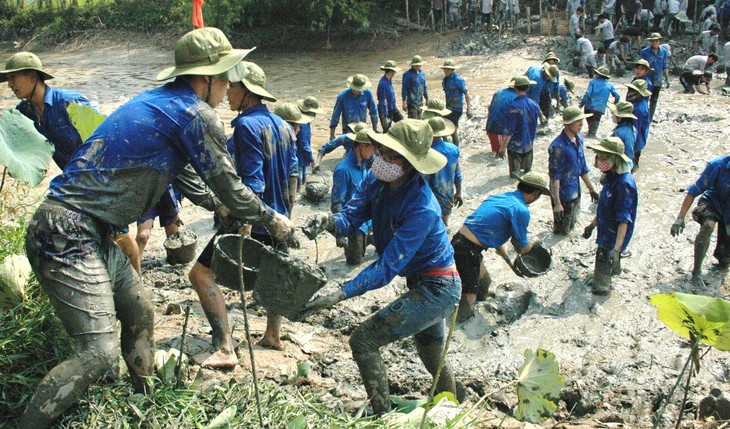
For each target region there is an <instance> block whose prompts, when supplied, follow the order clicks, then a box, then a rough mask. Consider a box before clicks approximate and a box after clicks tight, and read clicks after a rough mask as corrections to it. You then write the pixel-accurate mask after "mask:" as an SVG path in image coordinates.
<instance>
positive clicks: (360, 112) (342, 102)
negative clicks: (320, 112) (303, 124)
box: [330, 88, 378, 133]
mask: <svg viewBox="0 0 730 429" xmlns="http://www.w3.org/2000/svg"><path fill="white" fill-rule="evenodd" d="M368 110H370V120H371V121H372V122H373V128H375V127H377V126H378V106H376V105H375V100H374V99H373V93H372V91H370V90H369V89H366V90H365V91H362V92H361V93H360V95H358V96H357V97H355V94H353V93H352V90H351V89H350V88H347V89H343V90H342V91H341V92H340V93H339V94H338V95H337V101H335V108H334V109H333V110H332V119H331V120H330V128H336V127H337V124H338V123H339V122H340V116H341V117H342V132H343V133H346V132H347V126H348V125H349V124H352V123H355V122H367V121H368Z"/></svg>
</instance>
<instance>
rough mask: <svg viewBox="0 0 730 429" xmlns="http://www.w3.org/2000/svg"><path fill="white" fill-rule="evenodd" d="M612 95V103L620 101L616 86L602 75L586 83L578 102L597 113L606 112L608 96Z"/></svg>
mask: <svg viewBox="0 0 730 429" xmlns="http://www.w3.org/2000/svg"><path fill="white" fill-rule="evenodd" d="M609 96H613V103H614V104H616V103H618V102H619V101H621V94H619V93H618V91H617V90H616V87H615V86H614V85H613V84H612V83H611V82H609V81H608V79H606V78H603V77H600V76H599V77H596V78H595V79H592V80H591V81H590V82H589V83H588V88H587V89H586V93H585V94H584V95H583V100H581V102H580V106H581V107H585V109H586V110H593V111H595V112H599V113H602V114H603V113H606V106H607V105H608V97H609Z"/></svg>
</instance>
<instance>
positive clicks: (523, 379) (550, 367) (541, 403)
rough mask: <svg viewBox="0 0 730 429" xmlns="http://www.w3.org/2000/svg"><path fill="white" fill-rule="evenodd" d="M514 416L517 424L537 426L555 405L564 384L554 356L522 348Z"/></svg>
mask: <svg viewBox="0 0 730 429" xmlns="http://www.w3.org/2000/svg"><path fill="white" fill-rule="evenodd" d="M517 376H518V378H517V400H518V404H517V413H516V415H515V417H516V418H517V419H518V420H521V421H528V422H531V423H539V422H541V421H543V420H545V419H546V418H547V417H549V416H550V415H551V414H552V413H554V412H555V410H557V409H558V406H557V405H556V404H555V401H557V399H558V398H559V397H560V390H561V389H562V388H563V386H564V385H565V381H563V377H561V376H560V368H559V366H558V361H557V360H556V359H555V355H554V354H552V353H550V352H549V351H547V350H543V349H537V350H536V351H535V352H533V351H532V350H530V349H525V363H523V364H522V366H521V367H520V369H519V370H518V371H517Z"/></svg>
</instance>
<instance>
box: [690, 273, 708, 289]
mask: <svg viewBox="0 0 730 429" xmlns="http://www.w3.org/2000/svg"><path fill="white" fill-rule="evenodd" d="M692 285H693V286H694V287H696V288H701V289H704V288H705V281H704V280H702V276H701V275H699V274H695V275H693V276H692Z"/></svg>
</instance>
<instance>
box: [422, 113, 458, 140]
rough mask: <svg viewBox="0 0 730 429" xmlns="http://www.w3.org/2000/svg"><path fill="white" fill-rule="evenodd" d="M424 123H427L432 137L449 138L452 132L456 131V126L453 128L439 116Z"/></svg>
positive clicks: (446, 120)
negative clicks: (431, 131)
mask: <svg viewBox="0 0 730 429" xmlns="http://www.w3.org/2000/svg"><path fill="white" fill-rule="evenodd" d="M426 122H428V125H429V126H430V127H431V129H432V130H433V136H434V137H445V136H450V135H452V134H454V131H456V126H454V123H453V122H451V121H449V120H448V119H446V118H442V117H440V116H434V117H433V118H430V119H428V120H427V121H426Z"/></svg>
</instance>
